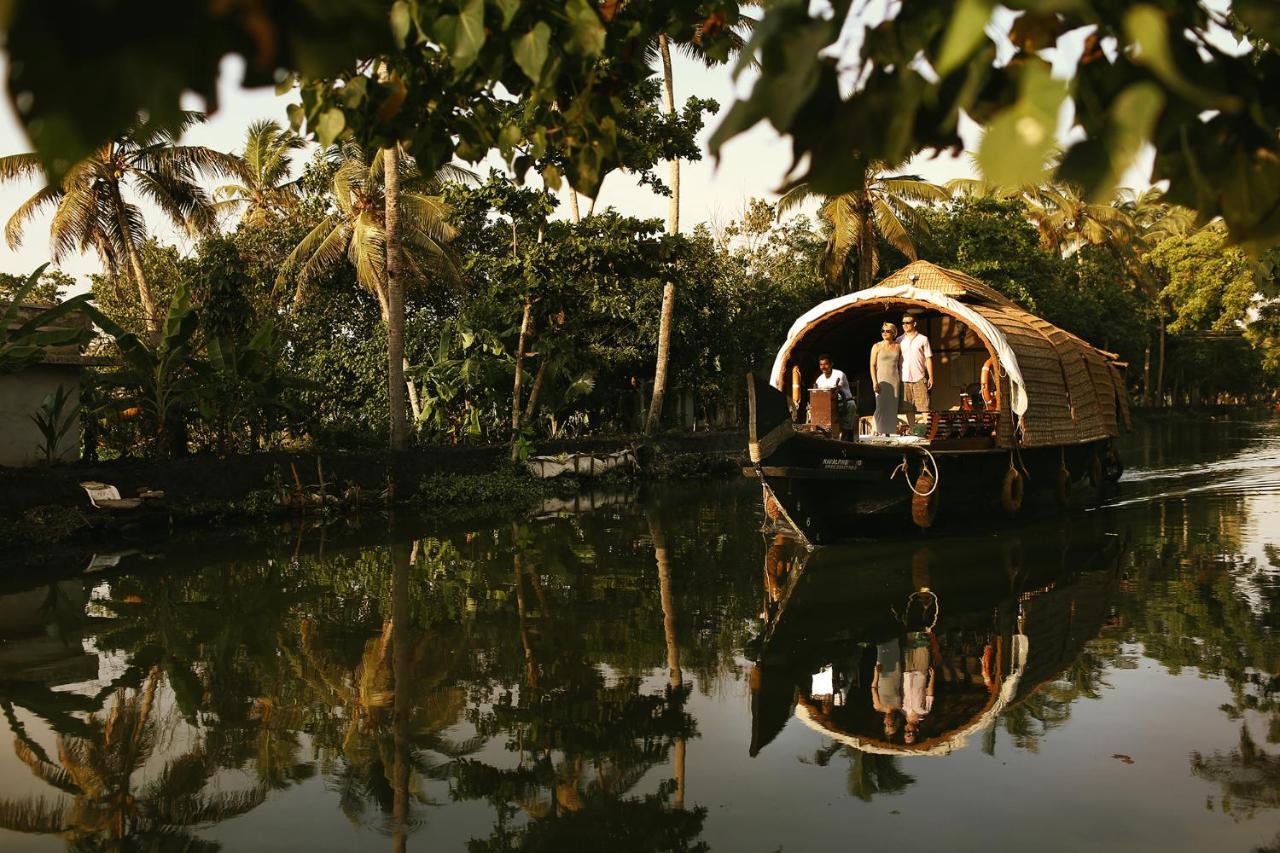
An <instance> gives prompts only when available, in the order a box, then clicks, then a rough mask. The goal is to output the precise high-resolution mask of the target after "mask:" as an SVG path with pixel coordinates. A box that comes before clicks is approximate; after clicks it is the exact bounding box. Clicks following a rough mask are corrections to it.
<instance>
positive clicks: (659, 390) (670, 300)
mask: <svg viewBox="0 0 1280 853" xmlns="http://www.w3.org/2000/svg"><path fill="white" fill-rule="evenodd" d="M708 20H710V19H708ZM755 23H756V22H755V19H754V18H751V17H748V16H746V15H743V16H741V17H740V18H739V22H738V24H737V26H735V27H734V28H733V29H731V30H730V31H729V35H730V38H731V40H732V47H731V50H730V52H731V54H738V53H741V52H742V50H743V49H744V48H745V47H746V39H745V37H744V35H745V34H746V33H749V32H750V31H751V29H752V28H753V27H754V26H755ZM703 33H704V30H703V28H702V27H698V28H696V29H695V30H694V31H693V33H692V34H691V36H690V37H689V38H688V39H684V40H681V41H678V42H676V45H677V48H678V49H680V50H681V51H682V52H684V53H686V54H688V55H690V56H692V57H693V58H695V59H699V60H701V61H702V62H703V63H704V64H705V65H707V66H708V67H710V66H712V65H715V64H717V61H716V60H714V59H712V58H711V57H710V56H708V55H707V53H706V52H705V51H704V50H703V49H702V37H703ZM656 47H657V50H658V56H659V57H660V58H661V60H662V107H663V109H664V110H665V111H666V113H667V115H668V116H671V117H673V118H674V116H675V114H676V90H675V75H674V71H673V69H672V66H671V41H670V39H669V37H668V36H667V34H666V33H659V34H658V40H657V45H656ZM668 169H669V173H668V178H667V180H668V183H669V184H670V190H671V198H670V202H669V203H668V207H667V233H668V234H679V233H680V160H679V159H675V160H671V161H670V163H669V164H668ZM570 200H571V201H572V203H573V210H574V217H573V221H574V222H577V221H578V215H577V209H578V199H577V196H576V194H574V192H573V190H572V189H570ZM593 205H594V202H593ZM675 311H676V285H675V282H673V281H668V282H666V283H665V284H664V285H663V287H662V313H661V315H660V316H659V320H658V355H657V360H656V363H655V365H654V371H653V397H652V399H651V400H650V401H649V414H648V417H646V419H645V427H644V428H645V432H646V433H650V434H652V433H653V432H654V431H655V430H657V428H658V421H659V420H660V419H661V417H662V401H663V399H664V397H665V396H666V391H667V363H668V361H669V360H670V355H671V324H672V322H673V320H674V318H675Z"/></svg>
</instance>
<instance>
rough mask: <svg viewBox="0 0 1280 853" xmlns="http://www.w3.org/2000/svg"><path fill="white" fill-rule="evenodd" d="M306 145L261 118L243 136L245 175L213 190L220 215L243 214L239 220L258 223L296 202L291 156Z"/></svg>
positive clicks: (290, 133)
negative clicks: (221, 213)
mask: <svg viewBox="0 0 1280 853" xmlns="http://www.w3.org/2000/svg"><path fill="white" fill-rule="evenodd" d="M305 146H306V142H305V141H303V139H302V137H300V136H298V135H297V134H296V133H294V132H293V131H292V130H289V129H288V128H285V127H281V126H280V125H279V124H277V123H276V122H274V121H270V120H267V119H263V120H260V121H255V122H254V123H253V124H251V125H249V130H248V131H247V132H246V133H245V138H244V153H243V154H241V155H240V157H241V159H242V160H243V161H244V173H243V175H241V176H240V179H239V180H237V181H234V182H232V183H228V184H223V185H222V186H220V187H218V188H217V189H215V190H214V191H213V197H214V198H215V199H217V204H216V207H217V209H218V211H219V212H224V211H228V212H236V211H243V213H244V216H243V219H242V221H243V222H246V223H249V224H254V223H260V222H262V221H263V219H264V218H265V217H266V216H267V215H268V214H270V213H274V212H279V211H282V210H288V209H289V208H291V207H293V206H294V204H295V203H296V202H297V200H298V186H299V185H298V181H297V180H294V179H292V178H290V170H291V168H292V166H293V161H292V159H291V157H290V155H291V154H292V153H293V152H294V151H297V150H299V149H301V148H303V147H305Z"/></svg>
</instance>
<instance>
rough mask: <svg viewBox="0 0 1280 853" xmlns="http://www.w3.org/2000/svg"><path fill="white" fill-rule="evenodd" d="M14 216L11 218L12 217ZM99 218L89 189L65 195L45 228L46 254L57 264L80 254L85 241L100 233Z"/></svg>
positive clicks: (73, 191) (100, 224)
mask: <svg viewBox="0 0 1280 853" xmlns="http://www.w3.org/2000/svg"><path fill="white" fill-rule="evenodd" d="M17 215H18V214H16V213H15V214H14V216H15V217H16V216H17ZM100 215H101V208H100V207H99V206H98V199H97V196H96V194H94V192H93V191H92V189H90V188H87V187H75V188H73V189H72V190H71V191H70V192H68V193H66V194H65V195H64V196H63V197H62V198H61V199H60V200H59V203H58V207H57V209H56V210H55V211H54V214H53V221H52V222H51V223H50V225H49V244H50V250H51V252H50V253H51V254H52V256H53V259H54V260H55V261H60V260H62V259H63V258H64V257H66V256H67V255H69V254H72V253H74V252H78V251H80V250H81V249H82V248H83V246H84V243H85V238H86V237H87V236H89V235H90V234H92V233H94V232H95V231H99V230H101V229H102V227H103V225H102V223H101V222H100V221H99V217H100ZM13 224H14V222H13V219H12V218H11V219H10V220H9V226H10V227H12V226H13ZM5 236H6V237H8V236H9V228H8V227H7V228H6V229H5ZM19 236H20V235H19Z"/></svg>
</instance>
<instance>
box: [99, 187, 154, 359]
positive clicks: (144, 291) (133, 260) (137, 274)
mask: <svg viewBox="0 0 1280 853" xmlns="http://www.w3.org/2000/svg"><path fill="white" fill-rule="evenodd" d="M111 204H112V206H113V207H114V208H115V209H116V210H115V214H116V226H117V227H118V228H119V229H120V240H121V242H123V243H124V251H125V254H126V255H128V260H129V269H130V270H131V271H132V273H133V282H134V284H136V285H137V286H138V301H139V302H141V303H142V314H143V320H144V321H145V322H146V324H147V332H149V333H150V336H151V342H152V343H158V342H159V341H160V326H161V325H162V324H161V322H160V316H159V314H158V313H157V312H156V303H155V301H154V300H153V299H152V298H151V287H150V286H149V285H148V284H147V276H146V274H145V273H143V272H142V258H141V257H140V256H139V255H138V247H137V246H135V245H134V244H133V239H132V237H131V236H130V234H129V218H128V217H127V216H126V215H125V209H124V199H123V198H121V197H120V184H119V183H116V182H114V181H113V182H112V184H111Z"/></svg>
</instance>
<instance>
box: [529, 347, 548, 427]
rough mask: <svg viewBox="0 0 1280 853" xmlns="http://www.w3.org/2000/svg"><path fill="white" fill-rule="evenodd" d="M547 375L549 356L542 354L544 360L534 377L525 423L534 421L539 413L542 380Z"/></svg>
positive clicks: (539, 363) (539, 364)
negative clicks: (537, 412)
mask: <svg viewBox="0 0 1280 853" xmlns="http://www.w3.org/2000/svg"><path fill="white" fill-rule="evenodd" d="M546 375H547V354H546V353H545V352H544V353H542V360H541V361H540V362H538V373H537V374H536V375H535V376H534V377H533V387H532V388H530V389H529V404H528V405H527V406H525V407H524V422H525V423H529V422H530V421H532V420H533V415H534V413H535V412H536V411H538V395H539V394H540V393H541V392H542V380H543V379H544V378H545V377H546Z"/></svg>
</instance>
